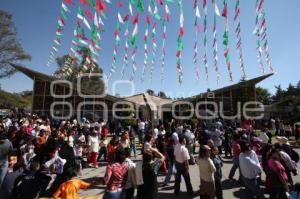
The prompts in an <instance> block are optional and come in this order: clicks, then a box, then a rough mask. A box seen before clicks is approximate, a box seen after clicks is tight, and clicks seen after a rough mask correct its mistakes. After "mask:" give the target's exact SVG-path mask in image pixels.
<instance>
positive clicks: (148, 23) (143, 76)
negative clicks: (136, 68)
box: [141, 15, 150, 82]
mask: <svg viewBox="0 0 300 199" xmlns="http://www.w3.org/2000/svg"><path fill="white" fill-rule="evenodd" d="M149 27H150V17H149V16H148V15H147V16H146V31H145V34H144V65H143V70H142V77H141V82H144V79H145V73H146V68H147V65H148V35H149Z"/></svg>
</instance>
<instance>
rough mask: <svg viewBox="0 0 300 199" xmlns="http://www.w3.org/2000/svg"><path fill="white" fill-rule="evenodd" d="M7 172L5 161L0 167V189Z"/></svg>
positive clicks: (6, 162)
mask: <svg viewBox="0 0 300 199" xmlns="http://www.w3.org/2000/svg"><path fill="white" fill-rule="evenodd" d="M7 171H8V161H5V162H3V163H2V164H1V165H0V188H1V185H2V182H3V180H4V178H5V176H6V173H7Z"/></svg>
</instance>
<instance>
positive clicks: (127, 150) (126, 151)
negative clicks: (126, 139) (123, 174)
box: [124, 147, 131, 158]
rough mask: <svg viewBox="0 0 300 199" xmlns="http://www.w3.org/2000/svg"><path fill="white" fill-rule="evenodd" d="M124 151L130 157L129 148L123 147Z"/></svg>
mask: <svg viewBox="0 0 300 199" xmlns="http://www.w3.org/2000/svg"><path fill="white" fill-rule="evenodd" d="M124 153H125V156H126V157H127V158H128V157H130V155H131V150H130V148H128V147H127V148H125V149H124Z"/></svg>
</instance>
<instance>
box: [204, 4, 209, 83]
mask: <svg viewBox="0 0 300 199" xmlns="http://www.w3.org/2000/svg"><path fill="white" fill-rule="evenodd" d="M203 11H204V21H203V24H204V41H203V44H204V56H203V62H204V66H205V75H206V82H208V60H207V1H206V0H203Z"/></svg>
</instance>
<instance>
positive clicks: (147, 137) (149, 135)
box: [145, 133, 152, 142]
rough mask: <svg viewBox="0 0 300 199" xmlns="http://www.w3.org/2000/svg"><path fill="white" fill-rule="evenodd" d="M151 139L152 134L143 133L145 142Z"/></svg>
mask: <svg viewBox="0 0 300 199" xmlns="http://www.w3.org/2000/svg"><path fill="white" fill-rule="evenodd" d="M151 139H152V135H151V134H148V133H147V134H146V135H145V141H146V142H150V141H151Z"/></svg>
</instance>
